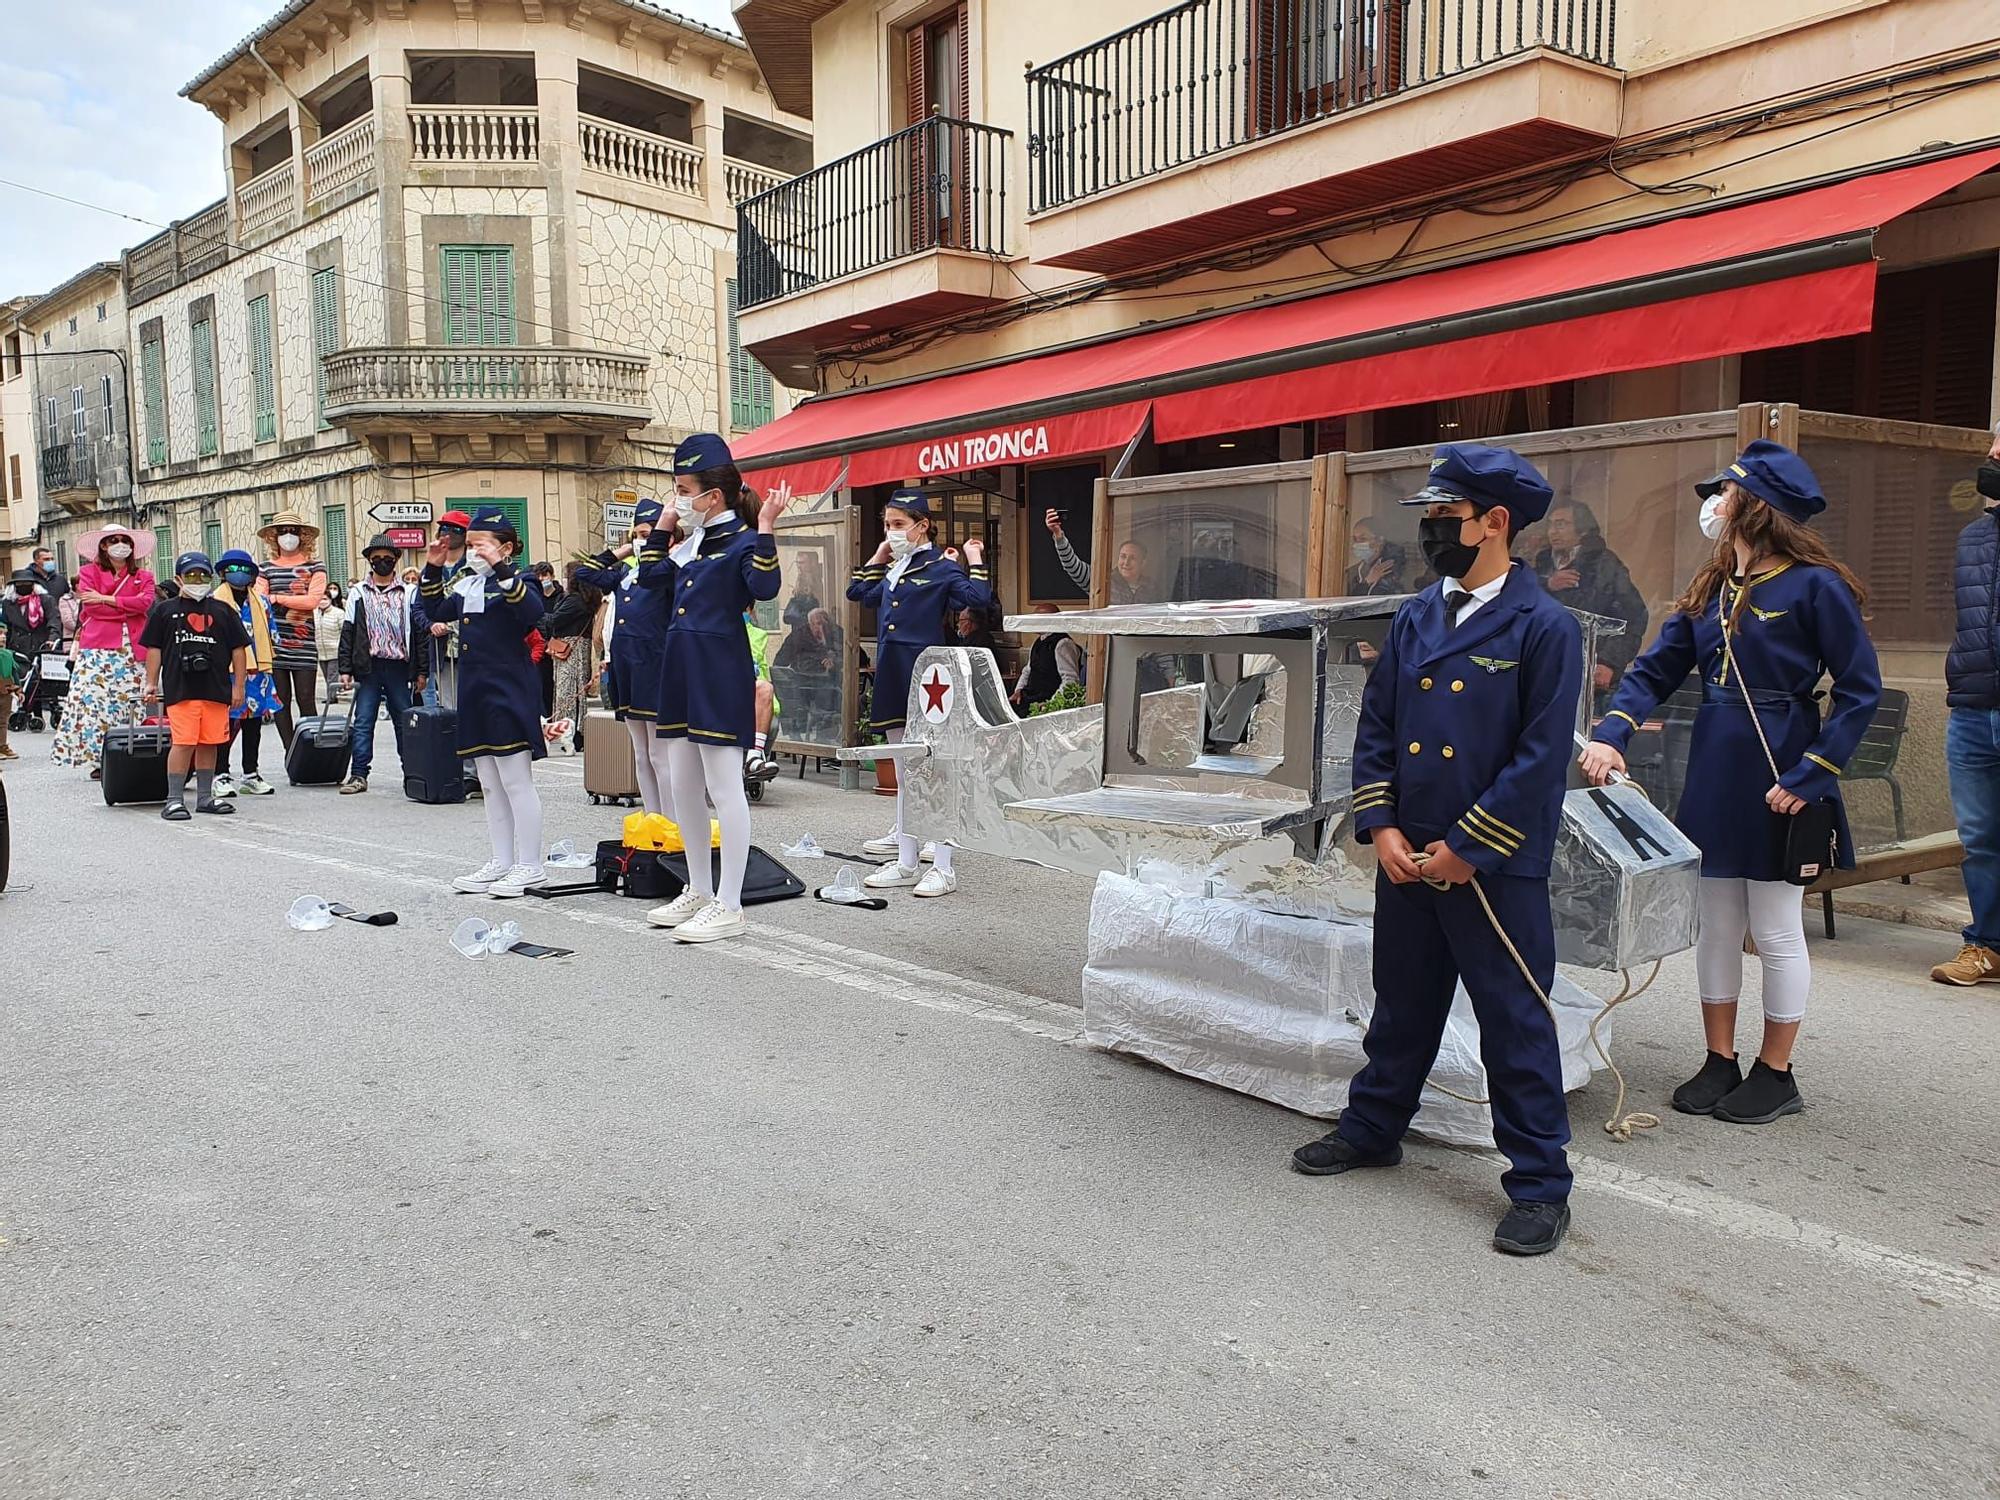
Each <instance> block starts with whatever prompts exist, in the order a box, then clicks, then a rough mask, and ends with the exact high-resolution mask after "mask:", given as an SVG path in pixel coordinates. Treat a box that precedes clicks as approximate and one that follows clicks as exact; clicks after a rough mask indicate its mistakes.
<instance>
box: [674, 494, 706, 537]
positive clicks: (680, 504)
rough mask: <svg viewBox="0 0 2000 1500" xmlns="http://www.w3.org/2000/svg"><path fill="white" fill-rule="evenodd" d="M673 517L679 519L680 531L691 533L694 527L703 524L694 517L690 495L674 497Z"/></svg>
mask: <svg viewBox="0 0 2000 1500" xmlns="http://www.w3.org/2000/svg"><path fill="white" fill-rule="evenodd" d="M674 515H675V516H676V517H677V518H678V519H679V521H680V523H681V530H682V531H692V530H693V529H694V528H695V527H696V526H699V525H702V524H704V523H703V522H701V521H700V520H698V519H697V518H696V516H695V513H694V496H692V495H675V496H674Z"/></svg>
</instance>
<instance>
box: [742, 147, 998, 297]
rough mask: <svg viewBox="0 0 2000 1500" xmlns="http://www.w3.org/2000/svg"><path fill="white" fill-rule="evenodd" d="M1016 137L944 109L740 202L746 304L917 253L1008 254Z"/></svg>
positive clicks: (785, 294) (743, 294) (786, 293)
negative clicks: (1011, 155) (1010, 157)
mask: <svg viewBox="0 0 2000 1500" xmlns="http://www.w3.org/2000/svg"><path fill="white" fill-rule="evenodd" d="M1012 135H1013V133H1012V132H1011V131H1007V130H998V129H995V128H994V127H993V126H990V125H975V124H973V123H972V122H970V121H968V120H950V119H946V118H944V117H943V116H941V115H940V116H937V117H936V118H933V119H929V120H924V121H922V122H921V123H919V124H916V125H912V126H910V127H909V128H908V129H906V130H900V131H898V132H897V133H896V134H894V135H892V136H890V137H888V138H887V139H886V140H880V141H877V142H875V144H874V145H872V146H867V147H864V148H863V149H862V150H860V151H857V152H855V153H854V154H853V155H852V156H843V157H842V158H840V160H838V161H831V162H828V163H827V164H826V165H825V166H822V167H815V168H814V169H813V170H812V171H810V172H807V173H806V174H805V175H804V176H802V177H794V178H793V179H792V180H791V181H789V182H783V183H780V184H778V185H777V186H776V187H774V188H771V189H769V190H767V191H765V192H762V193H759V194H758V195H757V196H756V197H754V198H751V199H749V200H748V201H746V202H745V203H743V204H742V205H741V206H740V207H739V208H738V210H737V229H738V235H737V262H738V271H737V277H738V281H739V283H740V293H741V297H742V303H741V305H742V306H744V307H755V306H757V305H758V304H759V303H763V302H770V301H773V300H774V299H776V298H779V297H784V296H789V295H790V294H792V293H794V292H800V291H804V290H806V289H807V288H808V287H814V286H818V285H820V284H821V283H822V282H828V281H833V280H835V279H837V278H839V277H842V276H851V275H853V274H854V273H855V272H857V271H865V270H868V269H870V268H871V267H874V266H880V265H886V264H888V263H889V262H890V261H893V260H900V259H902V258H903V257H904V256H906V255H914V254H916V253H918V252H919V251H927V250H967V251H973V252H976V253H979V254H984V255H1004V254H1006V253H1007V144H1008V142H1009V141H1010V140H1011V139H1012Z"/></svg>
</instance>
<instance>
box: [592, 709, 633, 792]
mask: <svg viewBox="0 0 2000 1500" xmlns="http://www.w3.org/2000/svg"><path fill="white" fill-rule="evenodd" d="M583 789H584V791H586V792H588V793H589V794H590V800H591V804H592V805H593V806H601V805H602V804H604V803H606V802H609V803H611V804H613V805H614V806H617V807H637V806H638V805H639V773H638V772H637V771H636V770H634V769H633V766H632V732H631V731H630V730H629V729H627V728H626V727H625V726H624V725H623V724H621V723H619V722H618V719H617V716H616V715H614V714H608V713H603V712H598V711H593V712H591V713H587V714H585V715H584V716H583Z"/></svg>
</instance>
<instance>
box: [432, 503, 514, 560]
mask: <svg viewBox="0 0 2000 1500" xmlns="http://www.w3.org/2000/svg"><path fill="white" fill-rule="evenodd" d="M488 505H490V506H492V507H493V508H494V509H495V510H497V511H499V512H500V513H501V514H502V515H504V516H505V517H506V518H507V519H508V520H510V521H512V522H513V523H514V535H516V536H518V537H519V538H520V539H521V555H520V556H519V557H517V558H515V559H514V561H515V562H517V563H519V564H520V565H521V566H522V567H524V568H525V567H526V566H527V565H528V564H529V563H530V562H531V561H533V559H532V558H530V557H529V556H528V502H527V501H526V500H495V499H493V498H492V497H491V496H484V495H482V496H475V497H474V498H472V499H469V500H452V501H449V502H448V503H447V505H446V509H448V510H462V511H464V512H465V513H466V514H467V515H477V514H478V513H479V511H480V508H481V507H482V506H488Z"/></svg>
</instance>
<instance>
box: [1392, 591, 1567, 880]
mask: <svg viewBox="0 0 2000 1500" xmlns="http://www.w3.org/2000/svg"><path fill="white" fill-rule="evenodd" d="M1448 619H1449V611H1448V610H1447V609H1446V607H1445V603H1444V586H1443V584H1441V583H1435V584H1432V585H1431V586H1430V587H1429V588H1427V589H1425V590H1424V591H1423V592H1422V593H1421V594H1419V595H1417V597H1416V598H1414V599H1412V600H1410V601H1409V602H1408V603H1407V604H1405V605H1404V606H1403V607H1402V608H1401V609H1399V610H1397V611H1396V617H1395V619H1394V620H1392V621H1390V623H1389V634H1388V638H1387V640H1385V641H1384V642H1383V645H1382V652H1381V656H1380V657H1379V658H1378V659H1377V661H1376V663H1375V666H1374V669H1373V670H1372V671H1371V672H1370V673H1369V675H1368V686H1367V688H1366V689H1365V691H1364V692H1363V693H1362V696H1361V724H1360V729H1359V731H1358V732H1357V733H1356V735H1355V738H1354V831H1355V836H1356V837H1358V838H1361V839H1364V840H1368V841H1369V842H1373V838H1374V833H1375V830H1376V829H1378V828H1399V829H1401V830H1402V832H1403V836H1404V837H1405V838H1407V839H1408V840H1409V841H1410V844H1411V846H1412V847H1413V848H1416V849H1422V848H1423V847H1424V846H1425V845H1426V844H1430V843H1433V842H1435V841H1437V840H1438V839H1443V840H1444V842H1445V843H1446V845H1447V846H1449V847H1450V849H1451V850H1452V852H1453V853H1454V854H1456V855H1458V856H1459V858H1461V859H1463V860H1465V861H1466V863H1468V864H1470V865H1472V866H1473V867H1474V868H1475V869H1478V870H1480V871H1481V872H1483V873H1486V874H1495V875H1515V876H1522V877H1525V878H1528V879H1534V880H1545V879H1547V878H1548V873H1549V860H1550V857H1551V856H1552V855H1553V853H1554V851H1555V841H1556V830H1557V827H1558V826H1559V825H1560V823H1561V821H1562V799H1563V792H1564V790H1565V788H1566V787H1567V784H1568V777H1569V763H1570V758H1571V753H1572V751H1571V745H1572V740H1571V736H1572V734H1573V733H1574V731H1575V729H1576V724H1577V709H1578V705H1579V703H1580V701H1581V694H1582V692H1583V638H1582V632H1581V631H1580V630H1579V629H1578V628H1577V623H1576V620H1575V619H1574V617H1572V616H1571V614H1570V613H1569V611H1568V610H1566V609H1564V608H1563V607H1562V606H1561V605H1560V604H1558V603H1556V602H1555V600H1554V599H1552V598H1550V597H1549V595H1548V593H1547V592H1546V591H1544V590H1543V588H1542V586H1541V584H1540V583H1539V582H1537V580H1536V578H1535V575H1534V572H1533V570H1532V569H1529V568H1527V567H1524V566H1522V565H1521V564H1520V563H1518V562H1517V563H1515V564H1514V565H1513V567H1512V570H1511V571H1510V572H1509V573H1508V575H1507V581H1506V583H1505V584H1503V585H1502V586H1501V589H1500V592H1499V594H1498V595H1497V596H1496V597H1495V598H1494V599H1493V600H1492V601H1491V602H1490V603H1487V604H1483V605H1481V606H1480V607H1479V609H1478V610H1476V611H1475V612H1474V613H1473V614H1472V616H1471V617H1470V618H1469V619H1466V620H1465V621H1464V622H1463V623H1462V624H1460V625H1458V626H1457V627H1455V628H1454V627H1453V626H1451V625H1450V624H1449V623H1448Z"/></svg>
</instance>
